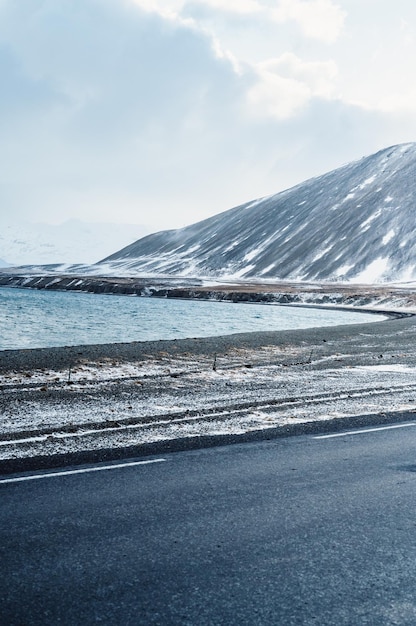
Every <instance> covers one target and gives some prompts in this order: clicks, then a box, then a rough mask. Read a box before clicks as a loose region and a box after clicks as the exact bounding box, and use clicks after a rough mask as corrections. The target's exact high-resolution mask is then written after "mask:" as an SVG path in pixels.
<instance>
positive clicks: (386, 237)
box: [382, 228, 396, 246]
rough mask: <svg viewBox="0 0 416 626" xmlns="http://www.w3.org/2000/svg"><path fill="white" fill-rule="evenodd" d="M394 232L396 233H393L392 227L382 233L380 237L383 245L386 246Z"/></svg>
mask: <svg viewBox="0 0 416 626" xmlns="http://www.w3.org/2000/svg"><path fill="white" fill-rule="evenodd" d="M395 234H396V233H395V231H394V229H393V228H392V229H391V230H389V232H388V233H387V234H386V235H384V237H383V239H382V244H383V246H386V245H387V244H388V243H389V242H390V241H391V240H392V239H393V237H394V236H395Z"/></svg>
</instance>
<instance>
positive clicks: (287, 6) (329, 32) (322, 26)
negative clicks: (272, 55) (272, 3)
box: [272, 0, 346, 43]
mask: <svg viewBox="0 0 416 626" xmlns="http://www.w3.org/2000/svg"><path fill="white" fill-rule="evenodd" d="M272 15H273V18H274V19H275V20H276V21H277V22H287V21H289V20H293V21H295V22H297V24H298V25H299V26H300V28H301V29H302V31H303V33H304V34H305V35H306V36H307V37H311V38H313V39H319V40H321V41H323V42H325V43H334V42H335V41H336V40H337V39H338V37H339V35H340V33H341V30H342V28H343V25H344V20H345V17H346V12H345V11H344V10H343V9H342V8H341V7H340V6H339V5H337V4H334V3H333V2H332V0H280V2H279V4H278V7H277V9H274V10H273V11H272Z"/></svg>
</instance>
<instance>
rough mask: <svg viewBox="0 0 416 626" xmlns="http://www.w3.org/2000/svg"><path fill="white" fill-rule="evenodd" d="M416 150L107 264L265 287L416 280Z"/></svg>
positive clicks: (112, 268)
mask: <svg viewBox="0 0 416 626" xmlns="http://www.w3.org/2000/svg"><path fill="white" fill-rule="evenodd" d="M415 232H416V144H413V143H412V144H403V145H400V146H393V147H391V148H387V149H385V150H382V151H380V152H378V153H377V154H374V155H372V156H369V157H366V158H363V159H361V160H360V161H357V162H354V163H351V164H348V165H346V166H344V167H341V168H339V169H337V170H334V171H333V172H330V173H328V174H325V175H323V176H320V177H318V178H314V179H311V180H308V181H306V182H304V183H302V184H300V185H297V186H296V187H293V188H292V189H289V190H287V191H284V192H282V193H278V194H276V195H273V196H270V197H267V198H262V199H260V200H255V201H254V202H249V203H247V204H244V205H242V206H239V207H236V208H234V209H231V210H229V211H226V212H224V213H221V214H219V215H216V216H214V217H212V218H209V219H207V220H204V221H202V222H199V223H197V224H194V225H191V226H188V227H186V228H182V229H180V230H171V231H163V232H160V233H156V234H154V235H149V236H147V237H144V238H143V239H140V240H139V241H137V242H135V243H133V244H131V245H129V246H127V247H126V248H123V249H122V250H120V251H119V252H116V253H115V254H113V255H111V256H110V257H107V258H106V259H104V260H103V261H101V263H100V264H99V265H101V266H102V268H103V271H104V270H105V271H106V272H111V273H118V274H119V275H122V274H123V273H125V272H127V271H129V272H131V271H132V270H135V271H136V272H137V273H139V274H146V275H151V274H159V275H160V274H163V275H168V274H170V275H176V276H212V277H214V276H215V277H219V276H224V277H225V276H227V277H235V278H243V277H244V278H252V277H259V278H263V279H290V280H318V281H319V280H331V281H333V280H339V281H350V282H366V283H369V282H386V281H405V280H411V279H412V278H413V279H414V278H416V239H415Z"/></svg>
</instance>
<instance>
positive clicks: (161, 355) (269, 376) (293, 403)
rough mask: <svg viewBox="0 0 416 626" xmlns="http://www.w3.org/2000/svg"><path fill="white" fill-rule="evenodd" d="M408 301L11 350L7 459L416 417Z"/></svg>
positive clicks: (1, 357)
mask: <svg viewBox="0 0 416 626" xmlns="http://www.w3.org/2000/svg"><path fill="white" fill-rule="evenodd" d="M366 312H369V311H368V310H367V311H366ZM379 312H380V311H377V313H379ZM404 313H405V315H406V316H404V317H403V316H398V315H397V312H394V313H393V315H392V317H390V319H388V320H386V321H381V322H380V321H379V322H374V323H366V324H354V325H349V326H334V327H326V328H313V329H306V330H294V331H276V332H267V331H266V332H261V333H244V334H235V335H227V336H223V337H209V338H201V339H181V340H170V341H153V342H134V343H129V344H98V345H90V346H74V347H62V348H43V349H34V350H17V351H15V350H5V351H0V389H1V396H0V414H1V420H0V471H1V472H5V473H7V472H16V471H23V470H25V469H29V468H36V467H53V466H58V465H65V464H71V463H78V462H82V463H85V462H89V460H97V459H98V460H109V459H110V460H111V459H115V458H123V457H126V456H139V455H143V454H155V453H156V452H158V451H168V450H175V449H189V448H193V447H201V446H207V445H220V444H222V443H230V442H239V441H247V440H255V439H259V438H262V439H265V438H267V439H270V438H275V437H278V436H282V435H283V436H287V435H289V434H295V433H296V434H299V433H303V432H312V431H314V432H316V431H319V430H322V429H324V430H325V429H327V428H329V427H331V428H332V429H336V428H351V427H353V426H358V425H362V424H367V423H369V421H370V422H372V423H373V422H374V423H380V422H386V420H387V422H388V421H394V420H395V419H396V418H398V417H400V419H403V416H405V418H406V419H413V418H414V417H415V415H416V376H415V374H416V352H415V351H414V349H413V346H414V345H415V341H416V319H415V318H414V317H413V316H408V314H407V312H404Z"/></svg>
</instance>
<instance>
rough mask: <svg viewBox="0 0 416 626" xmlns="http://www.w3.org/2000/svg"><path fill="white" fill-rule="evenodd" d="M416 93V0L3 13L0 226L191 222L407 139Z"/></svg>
mask: <svg viewBox="0 0 416 626" xmlns="http://www.w3.org/2000/svg"><path fill="white" fill-rule="evenodd" d="M415 78H416V3H415V2H414V0H395V2H391V0H190V1H187V0H19V1H18V2H16V0H0V79H1V83H0V84H1V97H0V218H1V219H2V220H3V222H4V221H5V220H6V221H7V220H14V221H16V220H25V221H26V222H33V223H46V224H50V225H59V224H62V223H65V222H67V220H81V221H82V222H86V223H95V222H97V223H102V222H107V223H119V224H134V225H138V226H140V227H141V226H143V227H144V228H145V229H147V231H152V232H154V231H156V230H163V229H167V228H179V227H182V226H185V225H187V224H190V223H193V222H197V221H199V220H202V219H205V218H207V217H209V216H210V215H213V214H216V213H219V212H220V211H223V210H226V209H228V208H231V207H233V206H237V205H239V204H241V203H244V202H246V201H249V200H252V199H254V198H259V197H262V196H265V195H269V194H273V193H277V192H278V191H281V190H283V189H286V188H288V187H290V186H293V185H294V184H297V183H299V182H301V181H303V180H306V179H307V178H310V177H313V176H316V175H319V174H322V173H325V172H327V171H329V170H332V169H334V168H336V167H338V166H340V165H342V164H344V163H347V162H349V161H352V160H355V159H358V158H360V157H362V156H365V155H368V154H371V153H373V152H376V151H377V150H379V149H382V148H384V147H387V146H389V145H393V144H397V143H402V142H410V141H414V140H416V80H415ZM0 222H1V220H0ZM108 253H110V252H108ZM1 256H2V254H1V250H0V257H1Z"/></svg>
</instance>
